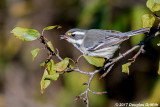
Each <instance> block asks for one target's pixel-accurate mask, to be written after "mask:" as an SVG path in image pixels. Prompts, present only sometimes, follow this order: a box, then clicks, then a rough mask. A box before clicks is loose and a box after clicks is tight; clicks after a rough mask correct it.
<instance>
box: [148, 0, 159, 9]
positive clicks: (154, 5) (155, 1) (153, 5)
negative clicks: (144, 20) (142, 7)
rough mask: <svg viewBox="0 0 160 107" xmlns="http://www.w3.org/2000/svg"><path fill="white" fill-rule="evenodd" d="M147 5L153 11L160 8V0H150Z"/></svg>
mask: <svg viewBox="0 0 160 107" xmlns="http://www.w3.org/2000/svg"><path fill="white" fill-rule="evenodd" d="M146 5H147V7H148V8H149V9H150V10H151V11H152V12H155V11H159V10H160V0H148V1H147V4H146Z"/></svg>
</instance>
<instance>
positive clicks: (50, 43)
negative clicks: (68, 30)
mask: <svg viewBox="0 0 160 107" xmlns="http://www.w3.org/2000/svg"><path fill="white" fill-rule="evenodd" d="M47 45H48V47H49V48H50V49H51V50H52V51H53V52H55V50H54V47H53V45H52V42H51V41H48V42H47Z"/></svg>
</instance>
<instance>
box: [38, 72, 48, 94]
mask: <svg viewBox="0 0 160 107" xmlns="http://www.w3.org/2000/svg"><path fill="white" fill-rule="evenodd" d="M47 75H48V72H47V70H46V69H45V70H44V74H43V76H42V79H41V82H40V85H41V93H42V94H43V92H44V90H45V89H46V88H47V87H48V86H49V85H50V83H51V80H45V77H46V76H47Z"/></svg>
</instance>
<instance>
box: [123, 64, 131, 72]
mask: <svg viewBox="0 0 160 107" xmlns="http://www.w3.org/2000/svg"><path fill="white" fill-rule="evenodd" d="M130 65H131V62H128V63H126V64H123V65H122V72H124V73H127V74H128V75H129V66H130Z"/></svg>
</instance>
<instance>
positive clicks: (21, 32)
mask: <svg viewBox="0 0 160 107" xmlns="http://www.w3.org/2000/svg"><path fill="white" fill-rule="evenodd" d="M11 33H13V34H14V36H15V37H17V38H18V39H21V40H23V41H33V40H36V39H37V38H38V37H40V33H39V32H38V31H37V30H34V29H26V28H21V27H16V28H14V29H13V30H12V31H11Z"/></svg>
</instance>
